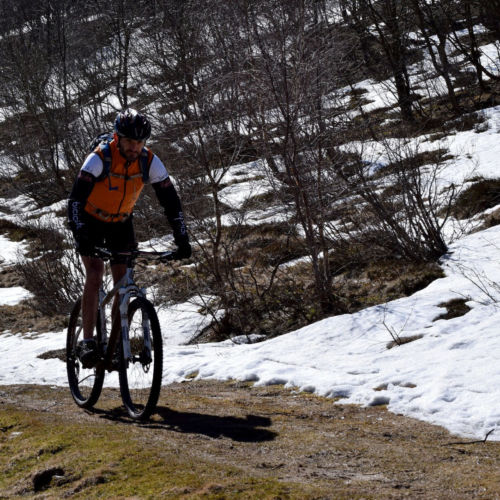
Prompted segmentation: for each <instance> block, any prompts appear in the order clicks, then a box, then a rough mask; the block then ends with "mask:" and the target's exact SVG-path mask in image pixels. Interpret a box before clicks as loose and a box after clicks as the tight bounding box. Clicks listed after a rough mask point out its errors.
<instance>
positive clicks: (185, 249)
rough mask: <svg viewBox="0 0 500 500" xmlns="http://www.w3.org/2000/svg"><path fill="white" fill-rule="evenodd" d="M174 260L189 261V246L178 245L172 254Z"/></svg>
mask: <svg viewBox="0 0 500 500" xmlns="http://www.w3.org/2000/svg"><path fill="white" fill-rule="evenodd" d="M172 257H173V259H174V260H181V259H189V257H191V245H190V244H189V243H188V242H185V243H182V244H180V245H178V247H177V250H174V252H173V253H172Z"/></svg>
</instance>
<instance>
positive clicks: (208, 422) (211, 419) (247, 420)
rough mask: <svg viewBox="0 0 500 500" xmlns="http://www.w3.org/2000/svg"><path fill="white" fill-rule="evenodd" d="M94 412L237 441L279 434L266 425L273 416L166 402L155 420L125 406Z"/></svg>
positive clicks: (255, 440) (151, 426)
mask: <svg viewBox="0 0 500 500" xmlns="http://www.w3.org/2000/svg"><path fill="white" fill-rule="evenodd" d="M92 412H93V413H95V414H99V416H100V417H101V418H105V419H109V420H113V421H115V422H116V421H118V422H121V423H126V424H135V425H138V426H140V427H143V428H147V429H159V430H167V431H173V432H180V433H186V434H203V435H205V436H208V437H211V438H214V439H217V438H220V437H227V438H229V439H232V440H233V441H238V442H245V443H258V442H264V441H272V440H274V439H275V438H276V437H277V436H278V433H277V432H274V431H271V430H269V429H265V428H263V427H270V426H271V425H272V420H271V419H270V418H268V417H261V416H258V415H246V416H245V417H233V416H219V415H210V414H206V413H196V412H182V411H176V410H172V409H170V408H167V407H165V406H158V407H157V408H156V411H155V414H154V415H153V417H152V418H153V419H152V420H150V421H146V422H138V421H136V420H133V419H131V418H130V417H128V415H127V412H126V411H125V410H124V409H123V407H118V408H115V409H113V410H99V409H97V408H94V409H93V410H92ZM158 417H160V420H158Z"/></svg>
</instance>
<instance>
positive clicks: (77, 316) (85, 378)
mask: <svg viewBox="0 0 500 500" xmlns="http://www.w3.org/2000/svg"><path fill="white" fill-rule="evenodd" d="M81 305H82V300H81V299H78V300H77V301H76V302H75V305H74V306H73V310H72V312H71V316H70V318H69V325H68V331H67V336H66V370H67V372H68V382H69V388H70V390H71V395H72V396H73V399H74V400H75V403H76V404H77V405H78V406H80V407H82V408H91V407H92V406H94V405H95V403H97V400H98V399H99V396H100V395H101V390H102V384H103V382H104V368H103V367H102V366H99V367H94V368H84V367H83V365H82V363H81V362H80V360H79V359H78V356H77V352H76V347H77V345H78V342H79V341H80V340H82V339H83V329H82V307H81Z"/></svg>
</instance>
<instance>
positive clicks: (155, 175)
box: [149, 155, 168, 184]
mask: <svg viewBox="0 0 500 500" xmlns="http://www.w3.org/2000/svg"><path fill="white" fill-rule="evenodd" d="M167 178H168V172H167V169H166V168H165V165H163V162H162V161H161V160H160V159H159V158H158V156H156V155H153V159H152V160H151V166H150V167H149V182H150V183H151V184H154V183H155V182H161V181H164V180H165V179H167Z"/></svg>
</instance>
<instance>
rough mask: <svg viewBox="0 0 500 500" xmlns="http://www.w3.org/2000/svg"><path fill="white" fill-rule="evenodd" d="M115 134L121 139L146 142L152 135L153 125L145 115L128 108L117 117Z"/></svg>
mask: <svg viewBox="0 0 500 500" xmlns="http://www.w3.org/2000/svg"><path fill="white" fill-rule="evenodd" d="M115 132H116V133H117V135H119V136H120V137H127V138H128V139H135V140H137V141H145V140H146V139H148V138H149V136H150V135H151V124H150V123H149V120H148V119H147V118H146V117H145V116H144V115H142V114H141V113H138V112H137V111H136V110H135V109H131V108H128V109H126V110H125V111H120V112H119V113H118V114H117V115H116V120H115Z"/></svg>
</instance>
